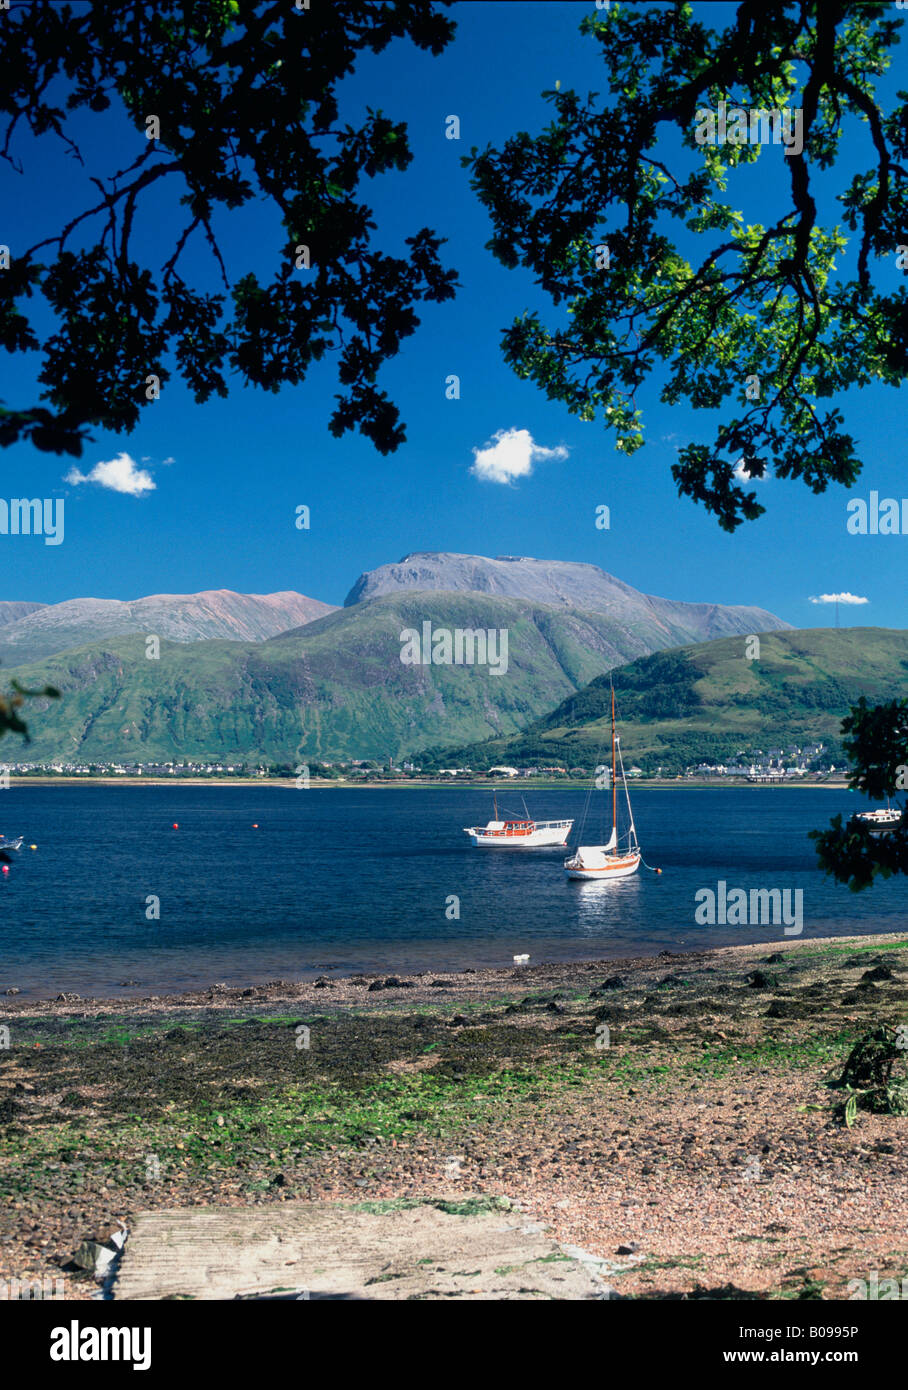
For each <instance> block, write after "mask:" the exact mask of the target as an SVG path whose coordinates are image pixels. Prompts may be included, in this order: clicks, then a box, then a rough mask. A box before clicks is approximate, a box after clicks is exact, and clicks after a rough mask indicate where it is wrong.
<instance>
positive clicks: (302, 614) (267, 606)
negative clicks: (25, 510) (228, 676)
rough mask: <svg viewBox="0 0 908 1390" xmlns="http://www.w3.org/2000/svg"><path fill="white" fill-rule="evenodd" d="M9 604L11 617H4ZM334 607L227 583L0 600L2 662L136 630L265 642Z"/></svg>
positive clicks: (176, 638)
mask: <svg viewBox="0 0 908 1390" xmlns="http://www.w3.org/2000/svg"><path fill="white" fill-rule="evenodd" d="M17 609H18V610H24V611H22V612H16V611H14V610H17ZM7 610H9V616H8V617H4V615H5V613H6V612H7ZM332 612H334V606H333V605H332V604H330V603H321V602H320V601H319V600H318V599H314V598H306V597H305V595H303V594H297V593H293V592H292V591H288V592H286V593H279V594H235V593H233V592H232V591H231V590H230V589H209V590H207V591H206V592H204V593H201V594H152V595H150V596H149V597H148V598H139V599H130V600H126V601H122V600H120V599H103V598H75V599H68V600H67V601H66V602H64V603H53V604H49V605H43V604H34V603H4V604H0V661H2V662H3V664H4V666H12V665H17V664H21V663H22V662H30V661H34V660H36V659H38V658H40V657H43V656H49V655H52V654H53V653H54V652H62V651H67V650H68V649H69V648H71V647H79V646H82V645H84V644H85V643H93V642H98V641H106V640H107V639H108V638H111V637H125V636H127V635H128V634H129V633H133V632H140V633H143V634H144V635H146V636H147V635H149V634H152V633H153V634H155V635H156V636H158V637H166V638H168V639H169V640H170V641H171V642H197V641H200V640H204V639H208V638H218V637H221V638H227V639H231V640H235V641H245V642H261V641H263V640H265V639H266V638H268V637H274V636H276V635H277V633H279V632H287V631H288V630H289V629H290V628H297V627H300V626H301V624H303V623H310V622H312V621H314V620H315V619H316V618H321V617H324V616H325V614H327V613H332Z"/></svg>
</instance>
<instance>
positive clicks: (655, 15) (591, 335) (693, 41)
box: [465, 0, 908, 531]
mask: <svg viewBox="0 0 908 1390" xmlns="http://www.w3.org/2000/svg"><path fill="white" fill-rule="evenodd" d="M712 8H713V7H711V6H698V7H697V14H698V16H699V15H702V14H703V13H706V14H709V11H710V10H711V9H712ZM901 24H902V21H901V19H900V18H897V17H893V9H892V6H891V5H886V4H874V3H868V4H860V5H856V4H847V3H837V0H821V2H818V0H799V3H786V2H785V0H744V3H741V4H739V5H738V6H737V9H736V13H735V18H734V22H733V23H732V24H730V25H729V27H728V28H727V29H725V30H722V31H717V30H714V29H713V28H711V27H710V26H709V24H704V23H703V22H701V21H700V19H699V17H698V18H697V19H696V20H695V19H694V12H693V7H692V6H691V5H690V4H686V3H677V4H675V5H674V6H673V7H671V8H665V7H661V8H659V9H649V10H643V9H640V8H638V7H637V6H633V7H628V6H625V5H622V4H620V3H618V4H614V5H612V6H611V7H610V8H609V9H608V10H600V11H598V12H597V13H596V14H594V15H591V16H589V17H587V18H586V19H585V20H584V21H583V25H582V28H583V29H584V30H585V31H586V33H587V34H588V35H589V36H590V39H591V41H593V42H595V43H596V44H597V45H598V46H599V51H600V53H601V56H602V60H603V67H604V76H605V85H606V87H607V98H605V99H600V97H599V94H597V93H592V94H590V95H588V96H587V97H585V98H584V97H581V96H580V95H579V94H578V93H577V92H576V91H574V90H571V89H567V90H560V89H559V90H555V91H550V92H546V93H545V94H544V95H545V96H546V98H547V99H548V100H549V101H550V102H551V104H552V106H553V108H554V118H553V120H552V122H551V124H550V125H549V126H548V127H547V129H545V130H544V131H543V132H542V133H541V134H539V135H536V136H532V135H529V134H527V133H520V134H517V135H515V136H514V137H513V138H511V139H509V140H508V141H507V142H506V143H505V144H504V146H503V147H502V148H501V149H500V150H497V151H496V150H493V149H491V148H488V149H486V150H484V151H481V152H480V151H478V150H475V149H474V150H473V151H472V153H471V155H470V156H468V157H467V159H466V161H465V162H466V164H467V165H468V167H470V168H471V170H472V182H473V186H474V188H475V190H476V191H477V193H478V195H479V197H480V198H481V200H482V202H483V203H484V204H485V206H486V207H487V208H488V210H489V213H490V214H491V219H492V224H493V228H494V234H493V236H492V239H491V241H490V242H489V246H490V248H491V249H492V250H493V251H494V253H495V255H496V256H497V257H498V259H499V260H500V261H502V262H503V264H504V265H506V266H510V267H516V266H518V265H520V266H524V267H527V268H529V269H530V270H531V271H532V272H533V273H534V275H535V277H536V280H537V282H538V284H539V285H540V286H541V287H542V289H543V290H544V291H545V292H546V293H547V294H548V295H549V296H550V297H551V300H552V303H553V305H555V306H561V308H562V312H561V313H560V315H559V316H558V319H557V322H556V324H555V326H549V325H547V324H545V323H544V322H543V321H542V319H541V318H540V316H539V315H538V314H537V313H535V312H527V313H524V314H523V315H521V316H520V317H519V318H517V319H516V320H515V321H514V322H513V323H512V324H511V325H510V327H508V328H507V329H506V330H505V332H504V351H505V356H506V358H507V360H508V362H509V363H510V364H511V365H512V367H513V368H514V370H515V371H516V372H517V374H518V375H519V376H521V377H525V378H528V379H531V380H533V381H534V382H536V383H537V384H538V385H539V386H540V387H542V389H543V390H544V391H545V392H546V394H547V395H548V396H549V397H550V398H551V399H553V400H558V401H562V402H563V403H564V404H565V405H566V406H567V408H568V409H569V410H570V411H571V412H572V413H573V414H575V415H578V416H580V417H581V418H582V419H586V420H594V419H595V418H597V416H598V417H602V418H604V420H605V421H606V424H607V426H608V428H610V429H611V430H613V431H614V432H615V435H616V446H617V448H618V449H620V450H623V451H624V452H625V453H626V454H631V453H633V452H634V450H636V449H637V448H639V447H640V445H641V444H642V443H643V437H644V436H643V425H642V413H641V411H640V410H639V409H638V407H637V404H636V400H635V394H636V392H637V391H638V390H639V389H640V387H641V386H642V385H643V384H644V382H645V381H646V380H647V378H649V377H650V376H656V377H657V380H658V382H659V385H660V390H661V399H662V400H663V401H664V402H666V403H668V404H675V403H677V402H679V401H682V400H686V401H687V402H688V403H689V404H690V405H691V406H694V407H697V408H712V409H715V410H718V411H721V421H720V424H719V426H718V428H717V431H716V433H715V437H714V439H713V440H712V442H710V443H701V442H690V443H688V444H687V445H686V447H684V448H683V449H681V451H680V454H679V459H678V462H677V463H676V464H675V465H674V467H673V469H672V472H673V475H674V478H675V481H676V482H677V484H678V488H679V492H680V493H681V494H682V495H687V496H690V497H691V498H693V499H695V500H697V501H699V502H701V503H703V504H704V505H705V506H706V507H707V508H708V509H709V510H710V511H711V512H713V513H714V514H715V515H716V516H717V517H718V519H719V522H720V525H721V526H723V527H724V528H725V529H726V530H728V531H732V530H734V529H735V528H736V527H737V526H738V525H740V523H741V522H742V521H743V520H750V519H753V518H755V517H757V516H758V515H759V514H760V513H761V512H762V511H763V510H764V509H763V508H762V507H761V506H760V504H759V503H758V502H757V501H756V496H755V493H754V492H753V491H746V490H745V489H746V482H745V486H743V487H742V486H741V483H740V481H739V480H740V478H741V477H742V474H743V476H744V477H745V479H746V477H747V476H749V477H751V478H754V477H756V478H759V477H762V476H763V475H764V474H765V473H766V471H767V470H769V469H771V470H772V471H773V472H774V473H775V474H776V475H777V476H779V477H783V478H800V479H802V480H803V481H804V482H805V483H806V484H807V485H808V486H809V487H810V488H811V489H812V490H813V491H814V492H822V491H824V490H825V489H826V487H827V486H828V484H829V483H830V482H838V483H844V484H850V483H852V482H853V481H854V479H855V478H856V476H857V475H858V473H859V471H860V460H859V458H858V456H857V452H856V445H855V441H854V440H853V439H852V438H851V436H850V435H848V434H847V433H845V432H844V430H843V416H842V413H841V411H840V410H839V409H837V408H836V407H834V406H832V407H828V406H825V405H821V402H824V401H828V398H829V397H831V396H834V395H835V394H836V393H838V392H841V391H844V390H845V389H846V388H847V387H849V386H854V385H859V386H863V385H866V384H868V383H870V382H874V381H877V382H884V383H886V384H888V385H892V386H896V385H899V384H900V383H901V380H902V378H903V376H904V374H905V370H906V364H908V310H906V290H905V288H904V275H903V272H902V271H901V270H900V269H899V268H898V267H897V265H896V255H895V253H896V249H897V245H898V244H899V242H900V241H905V240H906V239H908V216H906V214H908V197H906V194H908V185H906V170H905V158H906V154H908V106H906V105H905V102H906V100H908V94H906V93H905V92H900V93H899V95H898V103H901V104H894V105H893V109H891V110H888V111H887V110H884V109H882V107H881V105H880V103H879V101H878V97H877V88H878V85H879V79H880V77H881V75H882V74H884V73H885V72H886V69H887V67H888V65H889V62H890V56H891V50H892V48H893V46H894V45H895V44H896V43H897V42H898V31H899V29H900V28H901ZM722 101H725V102H727V103H728V105H729V107H731V106H736V107H740V108H743V110H744V112H745V113H751V112H764V113H769V112H772V111H777V112H779V113H781V112H783V111H789V112H795V111H798V110H800V111H801V113H802V133H803V142H804V143H803V149H802V150H801V151H796V145H797V143H798V141H797V139H795V131H794V130H793V129H792V127H791V126H790V127H789V129H790V131H791V134H792V140H791V148H782V147H773V148H770V149H766V148H761V145H760V144H759V143H728V144H709V143H698V140H697V126H698V111H705V110H709V111H712V112H716V113H718V109H719V103H720V102H722ZM862 128H863V129H862ZM757 129H758V130H759V131H762V129H763V128H762V127H759V126H758V127H757ZM765 129H766V130H767V131H768V130H769V125H768V124H767V126H766V127H765ZM715 130H716V131H717V130H718V127H716V128H715ZM736 132H740V127H739V126H736ZM846 132H850V133H851V134H852V135H856V136H857V139H856V140H854V141H853V142H851V143H852V144H853V145H854V146H855V147H856V148H858V149H859V150H860V151H861V152H862V153H863V150H864V147H865V145H866V148H867V149H868V150H869V151H870V156H869V162H868V165H867V167H866V168H865V169H863V170H862V171H861V172H858V173H856V174H853V175H852V176H851V177H850V178H848V177H846V175H845V174H844V173H841V174H839V170H837V169H836V167H835V166H836V164H837V161H839V158H840V153H841V151H840V145H841V142H842V138H843V135H844V134H845V133H846ZM701 134H703V131H702V130H701ZM706 134H708V131H706ZM779 136H781V123H780V129H779ZM867 137H869V138H867ZM717 138H718V136H717ZM735 138H736V137H735ZM777 138H778V137H777ZM782 138H784V137H782ZM679 142H680V143H679ZM851 153H852V152H851V150H849V153H848V158H850V157H851ZM758 159H772V160H774V161H776V164H777V165H778V171H779V175H778V185H779V188H780V190H781V192H782V195H783V196H782V204H781V206H780V207H779V215H778V216H777V217H776V218H775V220H773V221H771V222H768V223H767V224H766V225H762V224H761V223H757V222H746V221H745V218H744V215H743V213H742V212H741V211H740V210H738V209H737V208H736V207H735V206H734V204H733V202H732V201H731V200H730V197H729V196H728V189H729V183H730V179H729V175H730V173H731V172H732V171H735V170H737V169H739V168H741V167H742V166H745V165H748V164H753V163H754V162H755V161H756V160H758ZM828 171H834V173H833V175H831V176H830V177H835V176H838V178H839V182H838V184H837V197H838V200H839V202H840V204H841V208H842V221H843V223H844V225H845V227H846V228H847V229H848V231H849V232H850V233H851V234H853V237H855V238H856V244H857V249H858V255H857V265H856V271H855V273H854V274H853V275H852V276H851V278H843V277H842V275H841V274H839V273H838V271H837V262H838V261H839V260H840V259H841V253H842V252H843V250H844V248H845V247H846V245H848V241H849V238H848V237H847V236H846V234H845V232H844V231H843V230H842V228H841V227H840V226H838V225H836V226H831V227H823V226H822V225H820V222H819V217H818V208H817V201H816V197H815V194H816V192H817V188H816V184H817V180H818V175H820V174H821V173H824V174H825V173H827V172H828ZM602 247H607V248H608V255H607V260H608V265H607V266H605V265H603V264H602V261H603V260H604V259H605V258H604V257H603V256H602V255H601V252H600V253H597V248H602ZM691 247H693V248H694V254H693V255H690V254H688V252H689V250H690V248H691ZM879 257H884V258H885V260H886V263H885V266H884V267H883V272H882V276H881V279H882V285H883V287H882V289H877V288H875V287H874V284H873V282H872V278H871V265H872V263H873V262H874V261H875V260H876V258H879ZM753 377H755V378H757V379H758V381H759V390H760V394H759V398H753V399H752V398H751V397H749V396H748V395H747V390H746V385H747V379H748V378H753ZM751 390H753V388H751ZM736 469H737V470H738V473H737V478H736Z"/></svg>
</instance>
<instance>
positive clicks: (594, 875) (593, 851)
mask: <svg viewBox="0 0 908 1390" xmlns="http://www.w3.org/2000/svg"><path fill="white" fill-rule="evenodd" d="M619 767H620V770H621V780H622V782H623V784H624V795H625V798H626V800H627V815H628V822H629V823H628V828H627V831H626V833H625V834H624V836H623V837H622V838H623V839H624V841H625V843H624V845H623V846H621V847H619V844H618V776H617V773H618V769H619ZM611 780H612V833H611V835H610V836H609V838H608V841H607V842H606V843H605V844H604V845H580V846H579V847H578V848H577V849H575V850H574V853H573V854H572V855H571V857H570V859H565V861H564V872H565V873H566V874H567V876H568V878H577V879H586V880H599V881H600V882H602V881H605V882H611V881H612V880H613V879H618V878H629V877H630V875H631V874H635V873H636V872H637V870H638V869H639V867H640V861H641V859H642V858H643V855H642V853H641V851H640V845H639V843H638V841H637V828H636V826H635V825H634V813H633V811H632V809H631V797H630V792H629V791H628V789H627V777H626V776H625V772H624V761H623V759H622V757H621V746H620V740H619V738H618V735H617V734H616V733H615V691H614V687H613V688H612V779H611ZM584 819H585V817H584ZM581 834H582V829H581Z"/></svg>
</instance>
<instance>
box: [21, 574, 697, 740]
mask: <svg viewBox="0 0 908 1390" xmlns="http://www.w3.org/2000/svg"><path fill="white" fill-rule="evenodd" d="M425 621H429V622H431V623H432V625H433V628H439V627H446V628H449V629H450V628H458V627H459V628H472V629H476V628H483V629H489V628H493V629H502V628H504V629H507V632H508V669H507V672H506V674H503V675H494V674H492V673H491V672H490V670H489V668H488V667H481V666H475V665H473V666H471V665H461V666H456V665H419V666H413V665H409V666H408V665H404V664H402V662H401V660H400V653H401V640H400V634H401V632H402V630H403V629H405V628H416V629H420V628H421V625H422V623H423V622H425ZM669 640H670V639H669ZM651 646H652V643H651V642H650V643H647V642H646V641H645V640H644V639H643V638H642V637H641V636H640V635H639V634H638V633H636V632H634V631H633V630H631V629H629V628H628V627H627V626H624V625H621V624H619V623H616V622H615V621H614V619H612V618H609V617H607V616H606V615H604V614H600V613H586V612H578V611H575V610H572V609H569V608H557V609H556V608H553V607H548V606H545V605H541V604H534V603H530V602H528V601H526V600H522V599H515V598H497V597H495V598H493V597H487V596H485V595H479V594H467V593H446V592H435V593H416V594H412V595H411V594H393V595H388V596H386V597H380V598H376V599H371V600H368V601H366V602H364V603H360V604H357V605H356V606H354V607H351V608H345V609H341V610H338V611H337V612H335V613H332V614H330V615H329V616H328V617H326V618H322V619H319V620H318V621H316V622H313V623H308V624H307V625H306V626H305V627H302V628H298V629H296V630H295V631H293V632H290V633H285V634H282V635H281V636H279V637H274V638H270V639H269V640H267V641H264V642H256V643H245V642H231V641H203V642H193V643H173V642H166V641H162V642H161V655H160V659H159V660H149V659H147V658H146V655H145V639H144V638H143V637H140V636H136V637H118V638H114V639H111V640H108V641H105V642H95V643H92V644H90V645H88V646H83V647H79V648H77V649H75V650H72V651H67V652H62V653H57V654H56V655H54V656H49V657H46V658H44V659H42V660H40V661H35V662H32V663H30V664H28V665H22V666H19V667H16V668H11V669H9V670H7V668H6V667H4V672H3V673H4V675H6V676H14V677H16V678H17V679H18V680H19V681H20V682H21V683H22V684H23V685H27V686H41V685H44V684H45V683H50V684H52V685H55V686H58V687H59V689H60V691H61V693H62V698H61V699H60V700H59V701H54V702H45V701H33V702H30V705H29V711H28V718H29V724H30V728H31V732H32V735H33V743H32V744H31V745H30V746H29V747H28V748H27V749H24V750H21V751H20V750H19V749H18V748H17V750H16V753H15V756H17V757H19V756H22V757H26V758H28V759H29V760H30V761H35V762H47V761H52V760H62V761H65V762H73V761H86V762H90V761H102V760H111V759H120V760H128V761H159V760H160V761H168V760H170V759H176V760H179V759H182V758H187V757H188V758H211V759H219V760H220V759H224V758H227V759H230V758H238V759H239V758H256V759H265V760H268V761H269V762H284V761H292V760H295V759H299V760H300V761H306V760H317V759H324V760H332V759H337V758H344V757H361V758H383V757H386V756H387V755H388V754H392V755H393V756H394V757H395V759H396V760H400V759H401V758H402V757H404V756H406V755H408V754H413V753H416V752H417V751H418V750H419V749H420V748H423V747H425V746H426V745H429V744H436V745H442V744H445V745H450V744H455V743H466V742H468V741H469V742H474V741H477V740H481V739H487V738H490V737H493V736H496V735H508V734H512V733H514V732H516V731H518V730H520V729H523V728H525V727H526V726H527V725H528V724H529V723H531V722H532V721H533V720H535V719H538V718H539V717H540V716H541V715H543V714H544V713H545V712H546V711H547V710H550V709H552V708H553V707H554V706H555V705H557V704H558V703H559V702H560V701H562V700H563V699H564V698H565V696H567V695H569V694H571V693H572V692H574V691H576V690H577V689H578V688H579V687H581V686H583V685H585V684H586V683H587V682H588V681H590V680H591V679H592V678H593V677H595V676H596V675H598V674H600V673H601V672H603V671H606V670H608V669H609V668H610V667H612V666H614V665H616V664H619V663H622V662H626V661H627V660H629V659H630V658H632V657H633V656H635V655H636V654H637V653H638V652H639V651H640V650H641V649H642V650H644V651H645V650H648V649H651ZM3 752H4V755H5V756H7V757H11V756H14V755H13V753H12V750H11V749H8V748H4V750H3Z"/></svg>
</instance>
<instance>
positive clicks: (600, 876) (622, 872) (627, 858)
mask: <svg viewBox="0 0 908 1390" xmlns="http://www.w3.org/2000/svg"><path fill="white" fill-rule="evenodd" d="M640 859H641V856H640V854H639V853H637V852H634V853H632V854H613V855H608V856H607V862H606V863H605V864H603V865H601V866H596V867H589V868H586V867H584V866H583V865H581V864H575V865H573V866H572V861H571V860H570V859H568V860H566V861H565V865H564V872H565V873H566V874H567V876H568V878H576V879H584V880H586V881H587V882H593V881H596V882H598V883H611V882H612V881H613V880H614V879H618V878H630V876H631V874H635V873H636V872H637V870H638V869H639V867H640Z"/></svg>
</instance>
